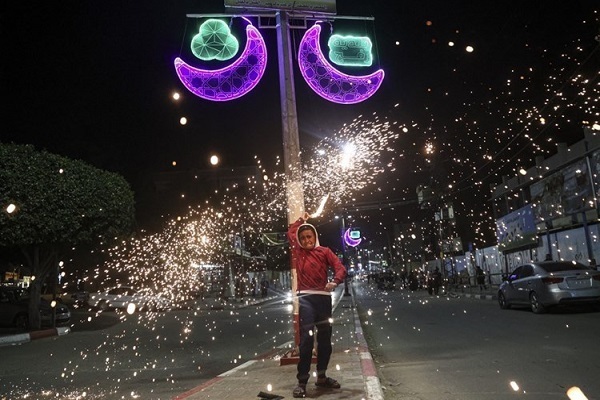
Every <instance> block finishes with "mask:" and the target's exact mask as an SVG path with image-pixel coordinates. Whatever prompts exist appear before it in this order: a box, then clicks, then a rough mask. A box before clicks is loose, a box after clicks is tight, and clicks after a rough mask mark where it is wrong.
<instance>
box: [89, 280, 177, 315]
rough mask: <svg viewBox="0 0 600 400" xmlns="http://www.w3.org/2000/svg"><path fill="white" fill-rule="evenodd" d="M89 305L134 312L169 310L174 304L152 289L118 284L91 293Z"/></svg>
mask: <svg viewBox="0 0 600 400" xmlns="http://www.w3.org/2000/svg"><path fill="white" fill-rule="evenodd" d="M88 305H90V306H91V307H96V308H99V309H100V310H103V311H104V310H108V309H111V308H117V309H123V310H127V311H128V312H130V313H132V312H135V311H146V310H167V309H170V308H171V306H172V304H171V302H170V301H169V300H167V299H165V298H163V297H160V296H159V295H157V294H156V293H153V292H152V291H151V290H150V289H147V288H144V289H136V288H133V287H131V286H117V287H115V288H112V289H109V290H107V291H105V292H98V293H90V296H89V298H88Z"/></svg>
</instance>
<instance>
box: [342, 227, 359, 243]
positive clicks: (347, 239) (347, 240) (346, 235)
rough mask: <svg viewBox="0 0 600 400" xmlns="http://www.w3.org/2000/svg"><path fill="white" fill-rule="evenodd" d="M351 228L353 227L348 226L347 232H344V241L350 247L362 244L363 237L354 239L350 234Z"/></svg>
mask: <svg viewBox="0 0 600 400" xmlns="http://www.w3.org/2000/svg"><path fill="white" fill-rule="evenodd" d="M350 229H351V228H348V229H347V230H346V232H344V242H345V243H346V244H347V245H348V246H350V247H356V246H358V245H359V244H360V242H361V241H362V239H352V237H351V236H350Z"/></svg>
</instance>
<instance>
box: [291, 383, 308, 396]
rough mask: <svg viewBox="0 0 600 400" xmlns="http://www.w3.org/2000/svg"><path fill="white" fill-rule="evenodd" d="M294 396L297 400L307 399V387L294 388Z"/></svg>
mask: <svg viewBox="0 0 600 400" xmlns="http://www.w3.org/2000/svg"><path fill="white" fill-rule="evenodd" d="M292 396H294V398H295V399H303V398H305V397H306V385H298V386H296V387H295V388H294V391H293V392H292Z"/></svg>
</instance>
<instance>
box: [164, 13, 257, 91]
mask: <svg viewBox="0 0 600 400" xmlns="http://www.w3.org/2000/svg"><path fill="white" fill-rule="evenodd" d="M246 38H247V40H246V47H245V48H244V51H243V53H242V55H240V57H239V58H238V59H237V60H236V61H235V62H234V63H233V64H231V65H229V66H227V67H225V68H221V69H215V70H208V69H199V68H194V67H192V66H191V65H189V64H186V63H185V61H183V60H182V59H181V58H179V57H177V58H176V59H175V62H174V63H175V71H176V72H177V76H178V77H179V79H180V80H181V82H182V83H183V85H184V86H185V87H186V88H187V89H188V90H189V91H190V92H192V93H193V94H195V95H196V96H198V97H202V98H203V99H206V100H212V101H228V100H235V99H237V98H240V97H242V96H243V95H245V94H246V93H248V92H249V91H251V90H252V89H254V87H255V86H256V85H257V84H258V82H259V81H260V79H261V78H262V76H263V74H264V72H265V68H266V67H267V46H266V45H265V41H264V39H263V37H262V35H261V34H260V32H259V31H258V29H256V28H255V27H254V26H252V25H248V26H247V27H246Z"/></svg>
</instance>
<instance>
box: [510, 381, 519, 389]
mask: <svg viewBox="0 0 600 400" xmlns="http://www.w3.org/2000/svg"><path fill="white" fill-rule="evenodd" d="M510 387H511V389H512V390H514V391H515V392H517V391H519V384H518V383H517V382H515V381H510Z"/></svg>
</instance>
